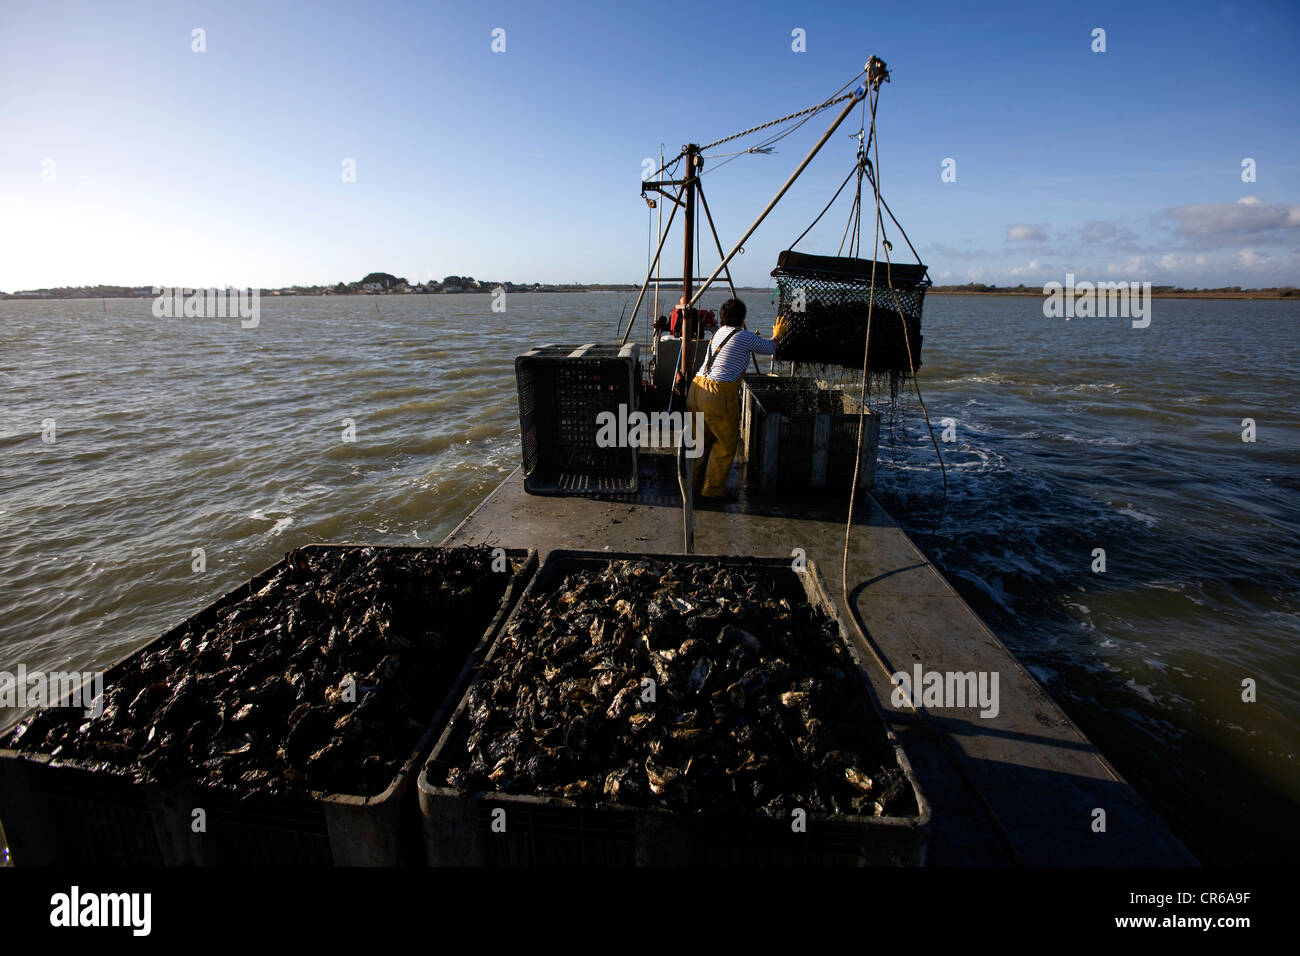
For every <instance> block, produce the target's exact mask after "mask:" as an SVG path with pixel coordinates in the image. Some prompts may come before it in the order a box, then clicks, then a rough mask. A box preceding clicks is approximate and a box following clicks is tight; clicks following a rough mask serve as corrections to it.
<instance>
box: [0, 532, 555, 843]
mask: <svg viewBox="0 0 1300 956" xmlns="http://www.w3.org/2000/svg"><path fill="white" fill-rule="evenodd" d="M359 547H362V546H361V545H310V546H308V549H305V550H315V549H324V548H331V549H339V548H345V549H346V548H359ZM376 550H400V551H421V550H432V549H423V548H410V547H400V548H377V549H376ZM506 557H507V560H508V562H509V565H510V572H511V577H510V582H509V584H508V585H507V587H506V589H505V592H504V594H503V595H502V599H501V602H500V605H499V606H498V608H497V611H496V614H495V615H494V616H493V618H492V620H491V621H490V622H489V623H488V625H487V627H486V628H485V629H484V630H483V631H482V632H478V633H476V634H474V635H467V637H468V638H469V648H468V649H467V651H466V655H465V662H464V664H463V666H462V667H460V668H459V673H458V676H456V677H455V678H454V679H453V681H452V682H451V684H450V686H449V687H445V688H430V689H429V692H430V693H431V694H437V695H440V696H439V697H438V700H439V701H440V705H439V707H438V708H437V711H436V713H435V714H434V715H433V717H432V718H431V719H430V720H429V722H428V724H427V725H426V726H425V729H424V732H423V734H422V735H421V737H420V740H419V742H418V743H417V744H416V746H415V748H414V749H413V750H412V752H411V753H410V755H409V756H408V757H407V758H406V759H405V761H404V762H403V763H402V765H401V767H400V768H399V769H398V771H397V773H396V774H395V775H394V777H393V780H392V782H391V783H390V784H389V786H388V787H387V788H386V789H385V790H384V791H383V792H382V793H380V794H377V795H375V796H371V797H362V796H354V795H349V794H337V793H317V792H313V793H310V794H306V795H303V796H301V797H296V798H295V797H288V796H276V797H259V798H254V799H248V800H242V799H239V798H237V797H236V796H234V795H232V794H230V793H228V792H226V791H223V790H218V789H215V788H211V787H205V786H203V785H202V784H197V783H196V784H189V783H183V782H179V781H177V782H171V781H169V782H165V783H155V784H136V783H134V782H132V780H131V778H130V775H129V773H128V772H126V771H123V770H120V769H113V768H100V769H90V768H87V767H85V766H82V765H79V764H76V763H71V762H63V761H59V760H52V759H51V758H50V757H49V756H48V755H45V754H39V753H36V754H34V753H26V752H23V751H17V750H10V749H0V819H3V821H4V827H5V835H6V837H7V839H8V841H9V846H10V850H11V852H12V854H13V860H14V862H15V864H17V865H19V866H55V865H64V866H68V865H91V866H158V865H235V866H258V865H276V866H285V865H290V866H312V865H329V864H331V863H332V864H335V865H342V866H355V865H383V866H392V865H398V864H403V863H410V862H413V861H418V860H419V858H420V856H421V845H420V836H419V827H420V825H419V815H418V809H417V806H416V801H415V797H414V787H415V778H416V774H417V773H418V771H419V769H420V767H421V765H422V764H421V761H422V759H423V758H424V757H425V756H426V755H427V753H428V750H429V747H430V745H431V744H432V743H433V741H434V740H435V739H436V736H437V733H438V731H439V730H440V729H441V726H442V724H443V723H445V721H446V719H447V717H448V716H449V715H450V712H451V707H452V705H454V703H455V702H456V701H457V700H458V699H459V696H460V692H461V691H462V690H463V689H464V687H465V686H467V684H468V681H469V679H470V676H471V674H472V671H473V666H474V664H475V663H477V662H478V661H479V660H481V659H482V656H483V655H484V654H485V653H486V652H487V649H488V647H489V646H490V645H491V643H492V641H493V640H494V638H495V636H496V634H497V632H498V631H499V630H500V628H501V627H502V626H503V625H504V623H505V621H506V619H507V617H508V616H509V614H510V611H511V610H512V609H513V608H514V605H515V602H516V601H517V600H518V599H519V596H520V594H521V593H522V592H523V590H524V585H525V584H526V583H527V582H528V580H529V578H530V577H531V576H532V573H533V571H534V570H535V569H536V567H537V552H535V551H531V550H522V549H513V548H512V549H506ZM283 565H284V562H283V561H280V562H277V563H276V564H275V565H273V566H272V567H270V568H268V569H267V570H265V571H263V572H262V573H260V574H258V575H257V576H255V577H254V578H252V579H251V580H250V581H248V582H246V583H244V584H241V585H239V586H238V587H236V588H235V589H233V590H232V591H230V592H228V593H227V594H225V595H224V596H223V597H221V598H219V599H218V600H217V601H215V602H214V603H212V604H210V605H209V606H208V607H206V608H204V609H203V610H202V611H200V612H199V613H198V614H196V615H194V616H193V617H191V618H189V619H187V620H186V621H184V622H183V623H181V624H179V625H177V626H176V627H175V628H172V629H171V630H169V631H168V632H167V633H166V634H164V635H163V636H162V637H160V638H158V639H157V640H155V641H153V642H151V643H150V644H148V645H147V646H146V647H144V648H142V649H140V650H138V651H136V652H135V653H134V654H131V655H130V656H129V657H127V658H126V659H125V660H123V661H121V662H119V663H118V664H116V665H114V666H113V667H112V668H111V669H109V670H108V672H107V673H106V674H105V676H104V682H105V685H111V684H112V683H113V681H114V680H115V679H116V678H117V675H119V674H121V673H122V671H123V669H124V668H126V667H129V666H131V665H132V664H134V662H135V661H136V659H137V658H138V657H139V656H141V655H143V654H146V653H149V652H150V651H152V650H154V649H156V648H157V647H159V646H161V645H162V644H164V643H165V642H167V641H169V640H172V639H173V638H174V637H176V636H178V635H180V634H181V633H182V632H183V631H185V630H186V629H187V628H191V627H196V626H210V625H211V623H212V622H214V621H215V620H216V619H217V617H218V616H219V615H221V614H223V613H225V612H226V611H227V610H228V609H230V608H231V607H232V606H233V605H235V604H238V603H239V602H240V601H242V600H243V599H244V598H246V597H248V596H250V595H252V594H255V593H257V592H258V591H260V590H261V589H262V588H263V587H264V586H265V585H266V584H267V582H268V581H270V579H271V578H272V577H274V576H275V575H276V574H277V573H278V572H279V570H280V569H281V567H282V566H283ZM195 809H202V810H203V812H204V817H205V822H206V827H205V829H204V831H203V832H199V833H196V832H194V829H193V827H192V823H193V819H194V818H193V812H194V810H195Z"/></svg>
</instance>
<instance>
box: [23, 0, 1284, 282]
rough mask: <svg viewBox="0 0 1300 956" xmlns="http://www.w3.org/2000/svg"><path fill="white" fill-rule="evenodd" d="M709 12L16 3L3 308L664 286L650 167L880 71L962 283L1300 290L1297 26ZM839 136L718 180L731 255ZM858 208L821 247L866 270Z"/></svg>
mask: <svg viewBox="0 0 1300 956" xmlns="http://www.w3.org/2000/svg"><path fill="white" fill-rule="evenodd" d="M679 10H680V12H675V13H672V14H671V15H670V11H672V8H671V7H670V6H669V5H665V4H660V5H645V4H632V3H579V2H569V0H548V2H545V3H542V2H521V3H493V2H465V3H462V2H446V3H414V2H409V3H403V2H391V3H384V2H374V0H368V2H365V3H360V2H350V3H333V2H311V3H306V2H303V3H265V2H263V3H255V2H237V0H235V2H231V0H224V2H212V3H192V2H184V0H181V2H156V3H149V2H137V3H132V2H119V3H111V4H109V3H98V2H96V3H64V2H58V0H34V2H29V0H3V2H0V290H3V291H6V292H13V291H17V290H21V289H30V288H40V287H55V286H74V285H89V284H100V283H104V284H123V285H139V286H145V285H150V286H152V285H163V286H177V285H188V286H227V285H229V286H236V287H241V288H243V287H254V288H274V287H279V286H285V285H292V284H320V283H331V284H332V283H335V282H339V281H355V280H357V279H360V278H361V277H362V276H363V275H365V274H366V273H368V272H372V271H385V272H391V273H394V274H396V275H399V276H403V277H406V278H408V279H410V280H412V281H425V280H428V279H441V278H442V277H444V276H446V275H449V274H455V275H470V276H475V277H477V278H480V279H490V280H494V281H497V280H500V281H504V280H509V281H514V282H543V283H549V282H555V283H560V282H640V281H641V279H642V278H643V276H644V274H645V270H646V266H647V259H648V257H649V252H650V250H649V249H648V241H651V240H653V239H654V235H653V233H651V232H650V230H652V229H653V228H654V225H653V221H652V218H651V217H652V216H653V214H652V213H650V212H649V211H648V209H647V207H646V204H645V202H644V201H643V200H642V198H641V196H640V188H641V187H640V183H641V177H642V174H643V170H644V167H643V165H642V162H643V160H644V159H646V158H648V157H652V158H654V159H656V160H657V158H658V155H659V150H660V147H661V145H662V148H663V149H664V151H665V152H666V154H667V155H668V156H669V157H671V156H674V155H676V154H677V152H678V151H679V150H680V149H681V148H682V146H683V145H684V144H685V143H687V142H695V143H699V144H706V143H710V142H712V141H714V140H717V139H721V138H723V137H725V136H729V135H730V134H732V133H735V132H738V131H740V130H743V129H745V128H748V127H750V126H755V125H757V124H760V123H764V122H767V121H768V120H771V119H775V118H777V117H779V116H783V115H785V114H787V113H791V112H795V111H797V110H801V109H803V108H805V107H808V106H812V105H815V104H818V103H820V102H822V101H824V100H825V99H826V98H827V97H829V96H830V95H831V94H832V93H834V92H835V91H836V90H837V89H839V88H840V87H841V86H843V85H844V84H845V83H846V82H848V81H849V80H850V79H851V78H852V77H853V76H854V74H855V73H856V72H858V71H860V70H861V69H862V67H863V64H864V63H865V62H866V60H867V58H868V57H869V56H871V55H875V56H878V57H880V58H881V59H882V60H884V61H885V62H886V63H887V64H888V66H889V68H890V71H891V74H892V78H891V81H890V83H889V84H887V85H885V86H884V87H883V88H882V92H881V96H880V104H879V111H878V114H877V136H878V147H879V170H880V183H881V187H882V192H883V196H884V198H885V200H886V201H887V202H888V203H889V205H890V207H891V208H892V209H893V211H894V213H895V215H897V217H898V219H899V221H900V222H901V223H902V225H903V227H904V228H906V230H907V233H908V236H909V237H910V239H911V240H912V243H913V244H914V245H915V246H916V249H917V252H918V253H919V255H920V258H921V260H922V261H923V262H925V263H926V264H927V265H928V266H929V267H930V274H931V276H932V278H933V279H934V280H935V281H936V282H938V283H941V284H947V283H965V282H987V283H995V284H1010V285H1016V284H1020V283H1023V284H1025V285H1027V286H1034V285H1042V284H1043V283H1045V282H1049V281H1058V282H1059V281H1064V278H1065V276H1066V274H1067V273H1070V274H1074V275H1075V276H1076V277H1077V279H1090V280H1094V281H1095V280H1101V279H1106V280H1121V279H1126V280H1129V281H1149V282H1152V283H1154V284H1157V285H1181V286H1186V287H1201V288H1208V287H1217V286H1224V285H1240V286H1243V287H1262V286H1274V285H1297V284H1300V282H1298V281H1297V280H1300V95H1298V94H1300V70H1298V69H1297V67H1296V61H1295V50H1296V48H1297V46H1298V45H1300V3H1297V2H1296V0H1286V2H1276V3H1274V2H1262V0H1261V2H1236V3H1197V2H1152V3H1136V2H1132V0H1127V2H1119V3H1109V2H1090V3H1069V2H1062V3H1042V2H1031V3H998V2H979V3H967V2H958V3H934V4H930V3H923V2H907V3H890V2H874V3H862V2H860V0H857V2H849V3H836V2H826V3H818V2H809V3H806V4H793V3H766V2H759V0H742V2H728V3H708V2H700V3H697V4H693V5H690V6H687V5H683V6H682V7H681V8H679ZM687 24H688V25H687ZM1097 30H1103V31H1104V47H1105V48H1104V52H1102V51H1095V50H1094V47H1096V46H1098V45H1099V43H1098V39H1099V35H1097V34H1096V33H1095V31H1097ZM196 31H199V32H196ZM494 31H504V32H503V33H500V32H498V33H496V34H495V38H496V39H495V45H496V47H497V49H496V50H494V49H493V47H494ZM800 46H802V47H803V49H797V48H798V47H800ZM502 47H504V49H501V48H502ZM834 113H835V110H830V111H826V112H823V113H821V114H818V115H816V116H814V117H813V118H812V119H811V120H809V121H808V122H807V123H805V124H804V125H803V126H801V127H800V128H799V129H798V130H797V131H795V132H794V133H792V134H791V135H790V136H788V137H786V138H785V139H782V140H781V141H780V142H779V143H777V144H776V146H775V152H773V153H771V154H768V155H759V154H746V155H742V156H739V157H737V158H735V159H734V160H732V161H731V162H726V163H725V165H723V162H724V160H725V159H726V157H724V156H720V155H717V154H721V153H727V152H732V151H735V150H736V149H743V148H745V147H747V146H749V145H753V144H754V143H755V142H757V141H758V137H752V138H750V139H747V140H741V141H738V142H736V143H731V144H727V145H725V146H720V147H717V148H716V149H714V150H712V151H706V154H705V155H706V159H705V168H704V189H705V195H706V197H707V199H708V202H709V206H710V209H711V211H712V213H713V217H714V221H715V223H716V225H717V227H718V230H719V233H720V236H721V240H722V242H723V245H724V246H725V247H726V248H728V249H729V248H730V247H731V246H732V244H733V243H734V242H735V241H736V240H737V239H739V238H740V236H741V234H743V232H744V230H745V229H746V228H747V227H748V225H749V224H750V222H751V221H752V220H753V218H754V217H755V216H756V215H757V214H758V212H759V211H760V210H761V209H762V208H763V206H764V205H765V204H766V203H767V201H768V200H769V199H770V198H771V197H772V195H773V194H774V193H775V192H776V190H777V189H778V188H779V187H780V185H781V184H782V183H783V182H784V181H785V179H786V177H787V176H788V175H789V174H790V172H791V171H792V170H793V169H794V168H795V167H796V166H797V165H798V163H799V161H800V160H801V159H802V158H803V156H804V154H805V153H806V152H807V151H808V150H809V149H810V148H811V147H812V145H813V144H814V143H815V142H816V140H817V139H818V137H820V136H821V134H822V133H823V132H824V131H825V130H826V128H827V127H828V126H829V125H830V122H831V120H832V118H833V116H834ZM861 125H862V124H861V111H855V112H854V113H853V114H852V115H851V116H850V117H849V118H848V119H846V120H845V122H844V123H843V125H842V126H841V127H840V129H839V130H837V131H836V133H835V135H834V136H833V137H832V138H831V139H830V141H829V142H828V143H827V144H826V146H825V147H824V148H823V149H822V151H821V152H820V153H819V154H818V156H817V158H816V159H814V161H813V162H812V164H811V165H810V166H809V168H808V169H807V171H806V172H805V173H804V174H803V176H802V177H801V178H800V179H799V180H798V181H797V182H796V183H795V185H794V186H793V188H792V189H791V190H790V192H789V193H788V194H787V196H786V197H785V198H784V200H783V201H782V202H781V203H780V204H779V205H778V207H777V208H776V210H775V211H774V212H773V213H772V214H771V215H770V216H769V217H768V219H767V220H766V221H765V222H764V223H763V225H762V226H761V227H760V229H759V230H758V232H757V233H756V234H755V235H754V236H753V237H752V238H751V239H750V240H749V241H748V242H747V243H746V244H745V247H744V248H745V252H744V254H743V255H739V256H737V258H736V260H735V262H734V264H733V275H734V277H735V279H736V281H737V283H738V284H742V285H746V286H759V287H766V286H768V285H769V283H770V281H771V280H770V279H769V278H768V276H769V273H770V271H771V269H772V267H773V266H774V265H775V262H776V257H777V255H778V254H779V252H780V251H781V250H783V249H786V248H788V247H789V246H790V244H791V243H792V242H794V240H795V239H796V238H797V237H798V236H799V234H800V233H801V232H802V231H803V230H804V229H805V227H807V225H808V224H809V223H811V222H812V221H813V219H814V218H815V217H816V215H817V213H818V212H820V211H821V209H822V208H823V207H824V206H825V205H826V203H827V202H828V201H829V200H830V198H831V195H832V194H833V193H834V191H835V189H836V188H837V187H838V186H839V184H840V182H841V181H842V180H843V179H844V177H845V176H846V175H847V174H848V173H849V171H850V170H851V169H852V168H853V164H854V156H855V152H856V146H857V141H856V133H857V130H858V128H859V127H860V126H861ZM945 160H950V161H951V162H949V163H946V164H945ZM1247 160H1250V161H1252V162H1250V163H1247V166H1243V163H1244V162H1246V161H1247ZM945 170H947V176H946V177H945V175H944V174H945ZM350 172H351V173H352V175H349V173H350ZM1251 173H1253V175H1250V174H1251ZM1244 174H1245V175H1247V178H1250V179H1253V181H1244V179H1243V175H1244ZM945 178H946V179H947V180H949V181H945ZM848 192H850V190H846V195H844V196H841V198H840V200H839V201H838V202H837V203H836V204H835V205H834V206H832V207H831V209H830V211H829V212H828V213H827V214H826V216H825V217H824V218H823V220H822V221H821V223H820V224H819V225H818V226H817V228H816V229H814V230H813V231H812V232H810V233H809V234H808V236H807V237H806V238H804V239H803V240H802V241H801V242H800V243H799V245H798V247H797V248H798V249H799V250H800V251H804V252H814V253H821V254H835V253H836V252H837V250H838V247H839V244H840V241H841V237H842V234H843V232H844V229H845V225H846V223H847V221H848V216H849V205H848V203H849V200H848V198H847V193H848ZM867 199H868V200H869V199H870V196H869V195H868V197H867ZM665 216H666V214H665ZM863 221H864V224H865V227H866V235H865V238H864V244H865V246H866V247H867V249H866V253H867V255H869V250H870V244H871V230H870V225H871V222H870V209H868V214H867V215H866V216H865V217H864V220H863ZM674 229H675V233H674V236H673V237H672V238H670V240H669V244H668V247H667V248H668V249H669V252H668V253H667V255H669V257H670V258H669V259H668V263H670V264H671V268H672V270H673V271H672V272H671V274H673V275H680V264H681V260H680V239H679V237H680V231H678V230H679V229H680V226H676V225H675V227H674ZM889 229H890V230H891V231H890V233H889V236H890V238H891V240H892V241H893V243H894V247H895V248H894V253H893V255H894V257H895V258H896V259H900V260H901V261H911V256H910V253H908V252H907V250H906V243H904V242H902V241H901V239H900V237H899V236H898V233H897V231H896V230H894V229H893V225H892V223H889ZM704 241H705V243H706V246H705V250H706V254H705V255H704V257H703V259H704V266H705V267H706V268H708V269H710V271H711V267H712V266H714V265H716V264H717V255H716V253H714V252H712V251H711V250H709V248H708V243H710V242H711V240H710V239H709V237H708V234H707V233H706V234H705V239H704Z"/></svg>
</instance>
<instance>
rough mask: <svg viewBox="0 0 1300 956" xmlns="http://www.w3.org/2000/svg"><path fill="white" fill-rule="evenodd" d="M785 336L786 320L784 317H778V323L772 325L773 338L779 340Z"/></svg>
mask: <svg viewBox="0 0 1300 956" xmlns="http://www.w3.org/2000/svg"><path fill="white" fill-rule="evenodd" d="M784 334H785V318H784V317H783V316H779V315H778V316H777V317H776V321H775V322H773V323H772V338H773V339H779V338H780V337H781V336H782V335H784Z"/></svg>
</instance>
